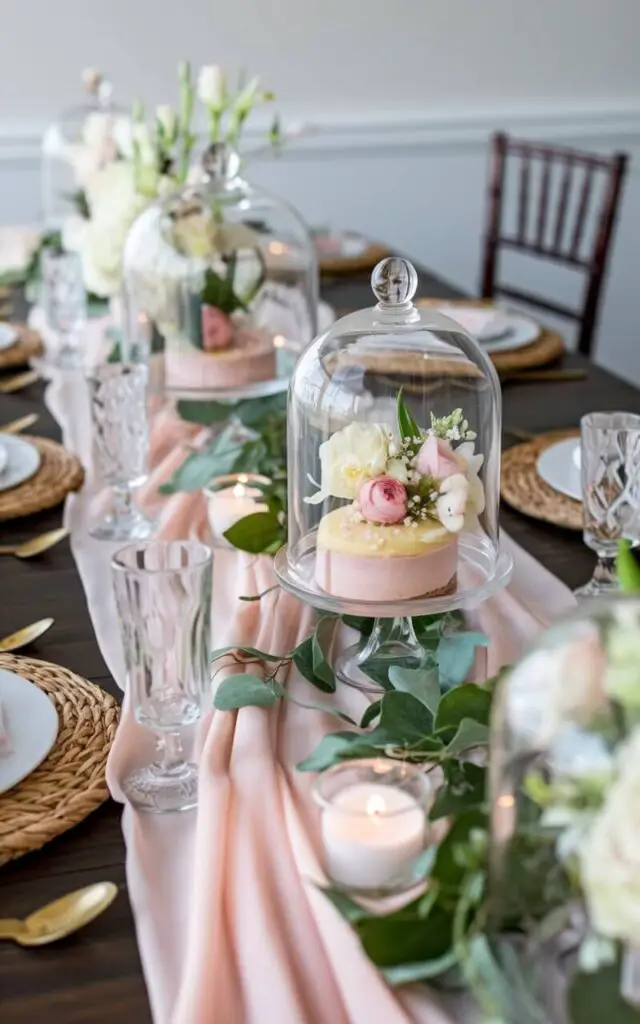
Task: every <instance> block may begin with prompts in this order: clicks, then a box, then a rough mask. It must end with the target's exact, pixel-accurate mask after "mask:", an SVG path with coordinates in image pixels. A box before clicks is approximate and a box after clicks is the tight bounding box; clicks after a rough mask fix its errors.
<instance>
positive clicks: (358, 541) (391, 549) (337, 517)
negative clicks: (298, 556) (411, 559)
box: [318, 505, 456, 558]
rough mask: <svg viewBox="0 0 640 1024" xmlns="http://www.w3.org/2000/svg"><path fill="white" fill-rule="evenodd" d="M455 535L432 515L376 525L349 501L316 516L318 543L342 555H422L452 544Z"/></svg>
mask: <svg viewBox="0 0 640 1024" xmlns="http://www.w3.org/2000/svg"><path fill="white" fill-rule="evenodd" d="M455 540H456V535H455V534H454V533H450V532H449V531H448V530H445V528H444V526H442V525H441V524H440V523H438V522H436V521H435V520H433V519H428V520H426V521H425V522H423V523H411V524H404V523H400V524H399V525H398V526H377V525H376V524H375V523H367V522H365V521H363V520H362V519H361V518H359V516H358V512H357V510H356V509H355V508H354V507H353V505H345V506H343V508H337V509H335V510H334V511H333V512H328V513H327V514H326V515H325V516H323V517H322V519H321V520H320V526H319V527H318V546H319V547H323V548H325V549H328V550H330V551H336V552H338V553H339V554H342V555H367V556H368V557H370V558H371V557H375V556H378V557H380V558H388V557H389V556H393V555H424V554H426V552H427V551H437V550H438V549H439V548H444V547H446V546H447V545H448V544H453V543H454V542H455Z"/></svg>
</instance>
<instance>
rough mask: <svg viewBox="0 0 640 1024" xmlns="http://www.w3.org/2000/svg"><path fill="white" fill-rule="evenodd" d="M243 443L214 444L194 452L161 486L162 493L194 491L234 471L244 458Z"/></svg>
mask: <svg viewBox="0 0 640 1024" xmlns="http://www.w3.org/2000/svg"><path fill="white" fill-rule="evenodd" d="M243 448H244V446H243V445H236V447H234V448H225V449H222V450H221V449H220V447H219V446H218V445H215V444H214V445H212V446H211V447H209V448H205V449H204V450H203V451H199V452H192V453H191V454H190V455H188V456H187V458H186V459H185V460H184V462H183V463H182V465H181V466H180V467H179V469H177V470H176V472H175V473H174V474H173V476H172V477H171V479H170V480H168V481H167V483H165V484H162V486H161V487H160V488H159V490H160V493H161V494H176V493H177V492H179V491H184V492H187V493H193V492H194V491H199V490H201V488H202V487H206V486H207V484H208V483H209V482H210V481H211V480H212V479H213V478H214V477H216V476H226V475H227V474H228V473H232V472H233V471H234V470H235V469H236V468H237V465H238V462H239V460H241V459H242V453H243Z"/></svg>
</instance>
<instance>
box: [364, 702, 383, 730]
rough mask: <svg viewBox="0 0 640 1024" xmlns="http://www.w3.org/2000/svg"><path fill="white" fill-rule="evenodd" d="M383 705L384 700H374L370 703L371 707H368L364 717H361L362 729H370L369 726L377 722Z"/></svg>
mask: <svg viewBox="0 0 640 1024" xmlns="http://www.w3.org/2000/svg"><path fill="white" fill-rule="evenodd" d="M381 706H382V701H380V700H374V702H373V704H370V705H369V707H368V708H367V710H366V711H365V713H364V714H363V716H362V718H361V719H360V728H361V729H368V727H369V726H370V725H372V724H373V722H375V720H376V718H379V717H380V708H381Z"/></svg>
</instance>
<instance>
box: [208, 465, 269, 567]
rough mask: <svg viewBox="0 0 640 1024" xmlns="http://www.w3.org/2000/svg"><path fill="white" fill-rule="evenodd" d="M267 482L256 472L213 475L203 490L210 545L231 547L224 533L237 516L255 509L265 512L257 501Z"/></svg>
mask: <svg viewBox="0 0 640 1024" xmlns="http://www.w3.org/2000/svg"><path fill="white" fill-rule="evenodd" d="M269 483H271V481H270V480H269V478H268V477H266V476H260V474H258V473H229V474H227V475H226V476H217V477H215V478H214V479H213V480H212V481H211V482H210V483H209V484H208V485H207V486H206V487H205V488H204V489H203V490H204V496H205V499H206V502H207V518H208V520H209V528H210V530H211V539H212V542H213V546H214V547H219V548H232V547H233V545H232V544H230V543H229V541H228V540H227V539H226V537H225V536H224V535H225V533H226V532H227V530H229V529H230V528H231V527H232V526H234V525H235V523H237V522H239V520H240V519H244V518H245V516H250V515H253V514H254V513H255V512H266V511H267V505H266V504H265V502H264V501H260V498H261V497H262V490H261V487H260V486H256V484H259V485H261V486H262V487H264V486H266V485H267V484H269Z"/></svg>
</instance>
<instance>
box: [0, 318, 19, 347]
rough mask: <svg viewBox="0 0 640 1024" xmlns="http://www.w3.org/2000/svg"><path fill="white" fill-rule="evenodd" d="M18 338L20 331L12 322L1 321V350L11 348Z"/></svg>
mask: <svg viewBox="0 0 640 1024" xmlns="http://www.w3.org/2000/svg"><path fill="white" fill-rule="evenodd" d="M17 340H18V332H17V330H16V329H15V327H12V326H11V324H4V323H2V321H0V352H4V350H5V348H11V347H12V346H13V345H15V343H16V341H17Z"/></svg>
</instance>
